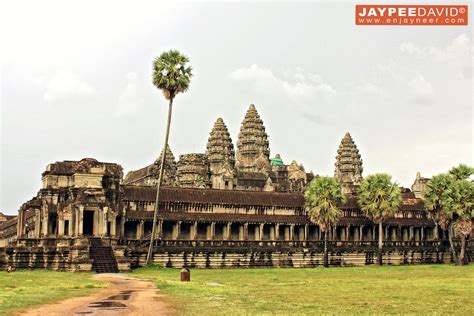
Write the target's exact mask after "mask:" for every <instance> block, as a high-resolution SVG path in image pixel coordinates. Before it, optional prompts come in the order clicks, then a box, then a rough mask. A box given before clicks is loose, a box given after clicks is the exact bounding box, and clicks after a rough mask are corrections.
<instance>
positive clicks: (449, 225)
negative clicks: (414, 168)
mask: <svg viewBox="0 0 474 316" xmlns="http://www.w3.org/2000/svg"><path fill="white" fill-rule="evenodd" d="M473 171H474V168H472V167H469V166H467V165H463V164H461V165H459V166H458V167H455V168H452V169H451V170H450V171H449V173H442V174H439V175H436V176H434V177H433V178H432V179H431V180H430V181H429V182H428V184H427V189H426V192H425V208H426V210H427V211H428V213H429V214H430V215H431V217H432V218H434V219H435V220H436V221H437V222H438V223H439V225H440V226H441V228H442V229H443V230H444V231H446V230H447V231H448V240H449V246H450V248H451V253H452V256H453V260H454V262H455V263H456V264H459V265H462V264H464V263H468V260H466V258H467V257H466V256H465V253H466V244H467V240H466V239H467V236H468V235H469V234H470V233H471V231H472V220H473V218H474V183H473V182H471V181H469V180H467V178H469V177H470V176H471V175H472V173H473ZM454 237H459V238H460V239H461V251H460V253H459V257H458V255H457V252H456V249H455V248H454V244H453V238H454Z"/></svg>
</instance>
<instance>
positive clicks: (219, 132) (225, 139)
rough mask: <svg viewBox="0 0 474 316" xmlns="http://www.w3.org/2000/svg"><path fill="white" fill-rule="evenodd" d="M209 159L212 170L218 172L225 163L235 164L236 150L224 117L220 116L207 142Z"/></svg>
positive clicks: (231, 166) (232, 165) (231, 165)
mask: <svg viewBox="0 0 474 316" xmlns="http://www.w3.org/2000/svg"><path fill="white" fill-rule="evenodd" d="M206 154H207V159H208V161H209V163H210V169H211V172H213V173H217V172H219V171H220V168H221V167H222V166H223V165H224V164H228V166H229V167H230V168H232V169H233V168H234V166H235V152H234V145H233V144H232V139H231V137H230V134H229V131H228V130H227V126H226V125H225V123H224V120H223V119H222V118H220V117H219V118H218V119H217V121H216V123H214V127H213V128H212V131H211V133H210V134H209V139H208V142H207V151H206Z"/></svg>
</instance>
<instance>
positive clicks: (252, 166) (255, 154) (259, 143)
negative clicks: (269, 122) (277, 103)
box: [237, 104, 270, 172]
mask: <svg viewBox="0 0 474 316" xmlns="http://www.w3.org/2000/svg"><path fill="white" fill-rule="evenodd" d="M269 157H270V148H269V143H268V135H267V133H266V132H265V126H263V121H262V119H261V118H260V116H259V115H258V112H257V109H256V108H255V105H253V104H250V106H249V109H248V110H247V114H245V118H244V120H243V122H242V125H241V127H240V133H239V139H238V141H237V167H238V168H239V170H240V171H243V172H255V171H258V169H261V168H262V167H265V166H264V165H268V166H269V165H270V159H269ZM259 164H260V165H259ZM256 165H259V166H256Z"/></svg>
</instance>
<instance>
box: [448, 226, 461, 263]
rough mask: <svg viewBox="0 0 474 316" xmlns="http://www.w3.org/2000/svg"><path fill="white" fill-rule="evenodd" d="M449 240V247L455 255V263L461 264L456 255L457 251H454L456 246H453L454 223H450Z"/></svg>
mask: <svg viewBox="0 0 474 316" xmlns="http://www.w3.org/2000/svg"><path fill="white" fill-rule="evenodd" d="M448 240H449V246H450V247H451V253H452V254H453V260H454V263H455V264H459V262H458V257H457V255H456V250H455V249H454V244H453V223H449V226H448Z"/></svg>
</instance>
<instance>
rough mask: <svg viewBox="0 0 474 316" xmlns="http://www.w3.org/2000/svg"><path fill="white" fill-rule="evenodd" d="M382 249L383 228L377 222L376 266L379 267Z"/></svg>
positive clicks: (380, 223)
mask: <svg viewBox="0 0 474 316" xmlns="http://www.w3.org/2000/svg"><path fill="white" fill-rule="evenodd" d="M382 247H383V227H382V221H380V222H379V249H378V254H377V264H378V265H379V266H381V265H382V264H383V262H382Z"/></svg>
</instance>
